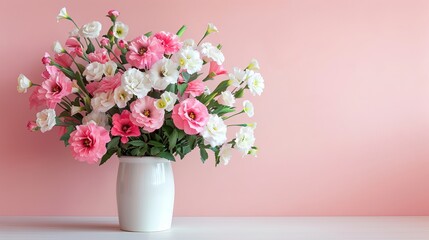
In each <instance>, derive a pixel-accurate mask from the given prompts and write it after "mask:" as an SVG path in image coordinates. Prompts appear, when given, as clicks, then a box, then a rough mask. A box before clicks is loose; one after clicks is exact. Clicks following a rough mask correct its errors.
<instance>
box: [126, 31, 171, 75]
mask: <svg viewBox="0 0 429 240" xmlns="http://www.w3.org/2000/svg"><path fill="white" fill-rule="evenodd" d="M128 50H129V51H128V52H127V55H126V58H127V61H128V62H129V63H130V64H131V66H133V67H136V68H140V69H142V68H146V69H149V68H150V67H152V65H153V64H154V63H155V62H157V61H158V60H160V59H161V58H162V57H163V56H164V47H163V46H162V44H161V42H160V41H159V40H158V39H157V38H148V37H146V36H144V35H142V36H140V37H137V38H135V39H134V40H133V41H131V42H130V44H129V45H128Z"/></svg>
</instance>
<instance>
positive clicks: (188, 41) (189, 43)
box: [182, 39, 197, 49]
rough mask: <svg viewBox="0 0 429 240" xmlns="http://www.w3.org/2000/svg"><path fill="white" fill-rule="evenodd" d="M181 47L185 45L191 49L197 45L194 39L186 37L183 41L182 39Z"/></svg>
mask: <svg viewBox="0 0 429 240" xmlns="http://www.w3.org/2000/svg"><path fill="white" fill-rule="evenodd" d="M182 47H183V48H186V47H191V48H193V49H195V48H196V47H197V45H196V44H195V41H194V39H186V40H185V41H183V46H182Z"/></svg>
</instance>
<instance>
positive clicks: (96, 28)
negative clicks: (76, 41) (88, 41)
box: [79, 21, 101, 38]
mask: <svg viewBox="0 0 429 240" xmlns="http://www.w3.org/2000/svg"><path fill="white" fill-rule="evenodd" d="M100 32H101V23H100V22H97V21H93V22H90V23H88V24H85V25H83V26H82V27H81V28H80V30H79V34H80V35H81V36H83V37H86V38H97V37H98V36H99V35H100Z"/></svg>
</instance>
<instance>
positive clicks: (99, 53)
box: [88, 48, 110, 64]
mask: <svg viewBox="0 0 429 240" xmlns="http://www.w3.org/2000/svg"><path fill="white" fill-rule="evenodd" d="M88 59H89V61H91V62H99V63H101V64H104V63H106V62H108V61H109V60H110V58H109V54H108V53H107V50H106V49H104V48H103V49H97V50H95V52H93V53H90V54H88Z"/></svg>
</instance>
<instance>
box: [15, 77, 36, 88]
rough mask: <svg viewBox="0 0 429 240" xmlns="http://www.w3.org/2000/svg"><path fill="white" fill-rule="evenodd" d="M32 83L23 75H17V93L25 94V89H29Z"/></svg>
mask: <svg viewBox="0 0 429 240" xmlns="http://www.w3.org/2000/svg"><path fill="white" fill-rule="evenodd" d="M31 85H33V83H32V82H31V81H30V79H28V78H27V77H26V76H25V75H24V74H19V76H18V86H17V87H16V89H17V90H18V92H19V93H26V92H27V89H28V88H30V87H31Z"/></svg>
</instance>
